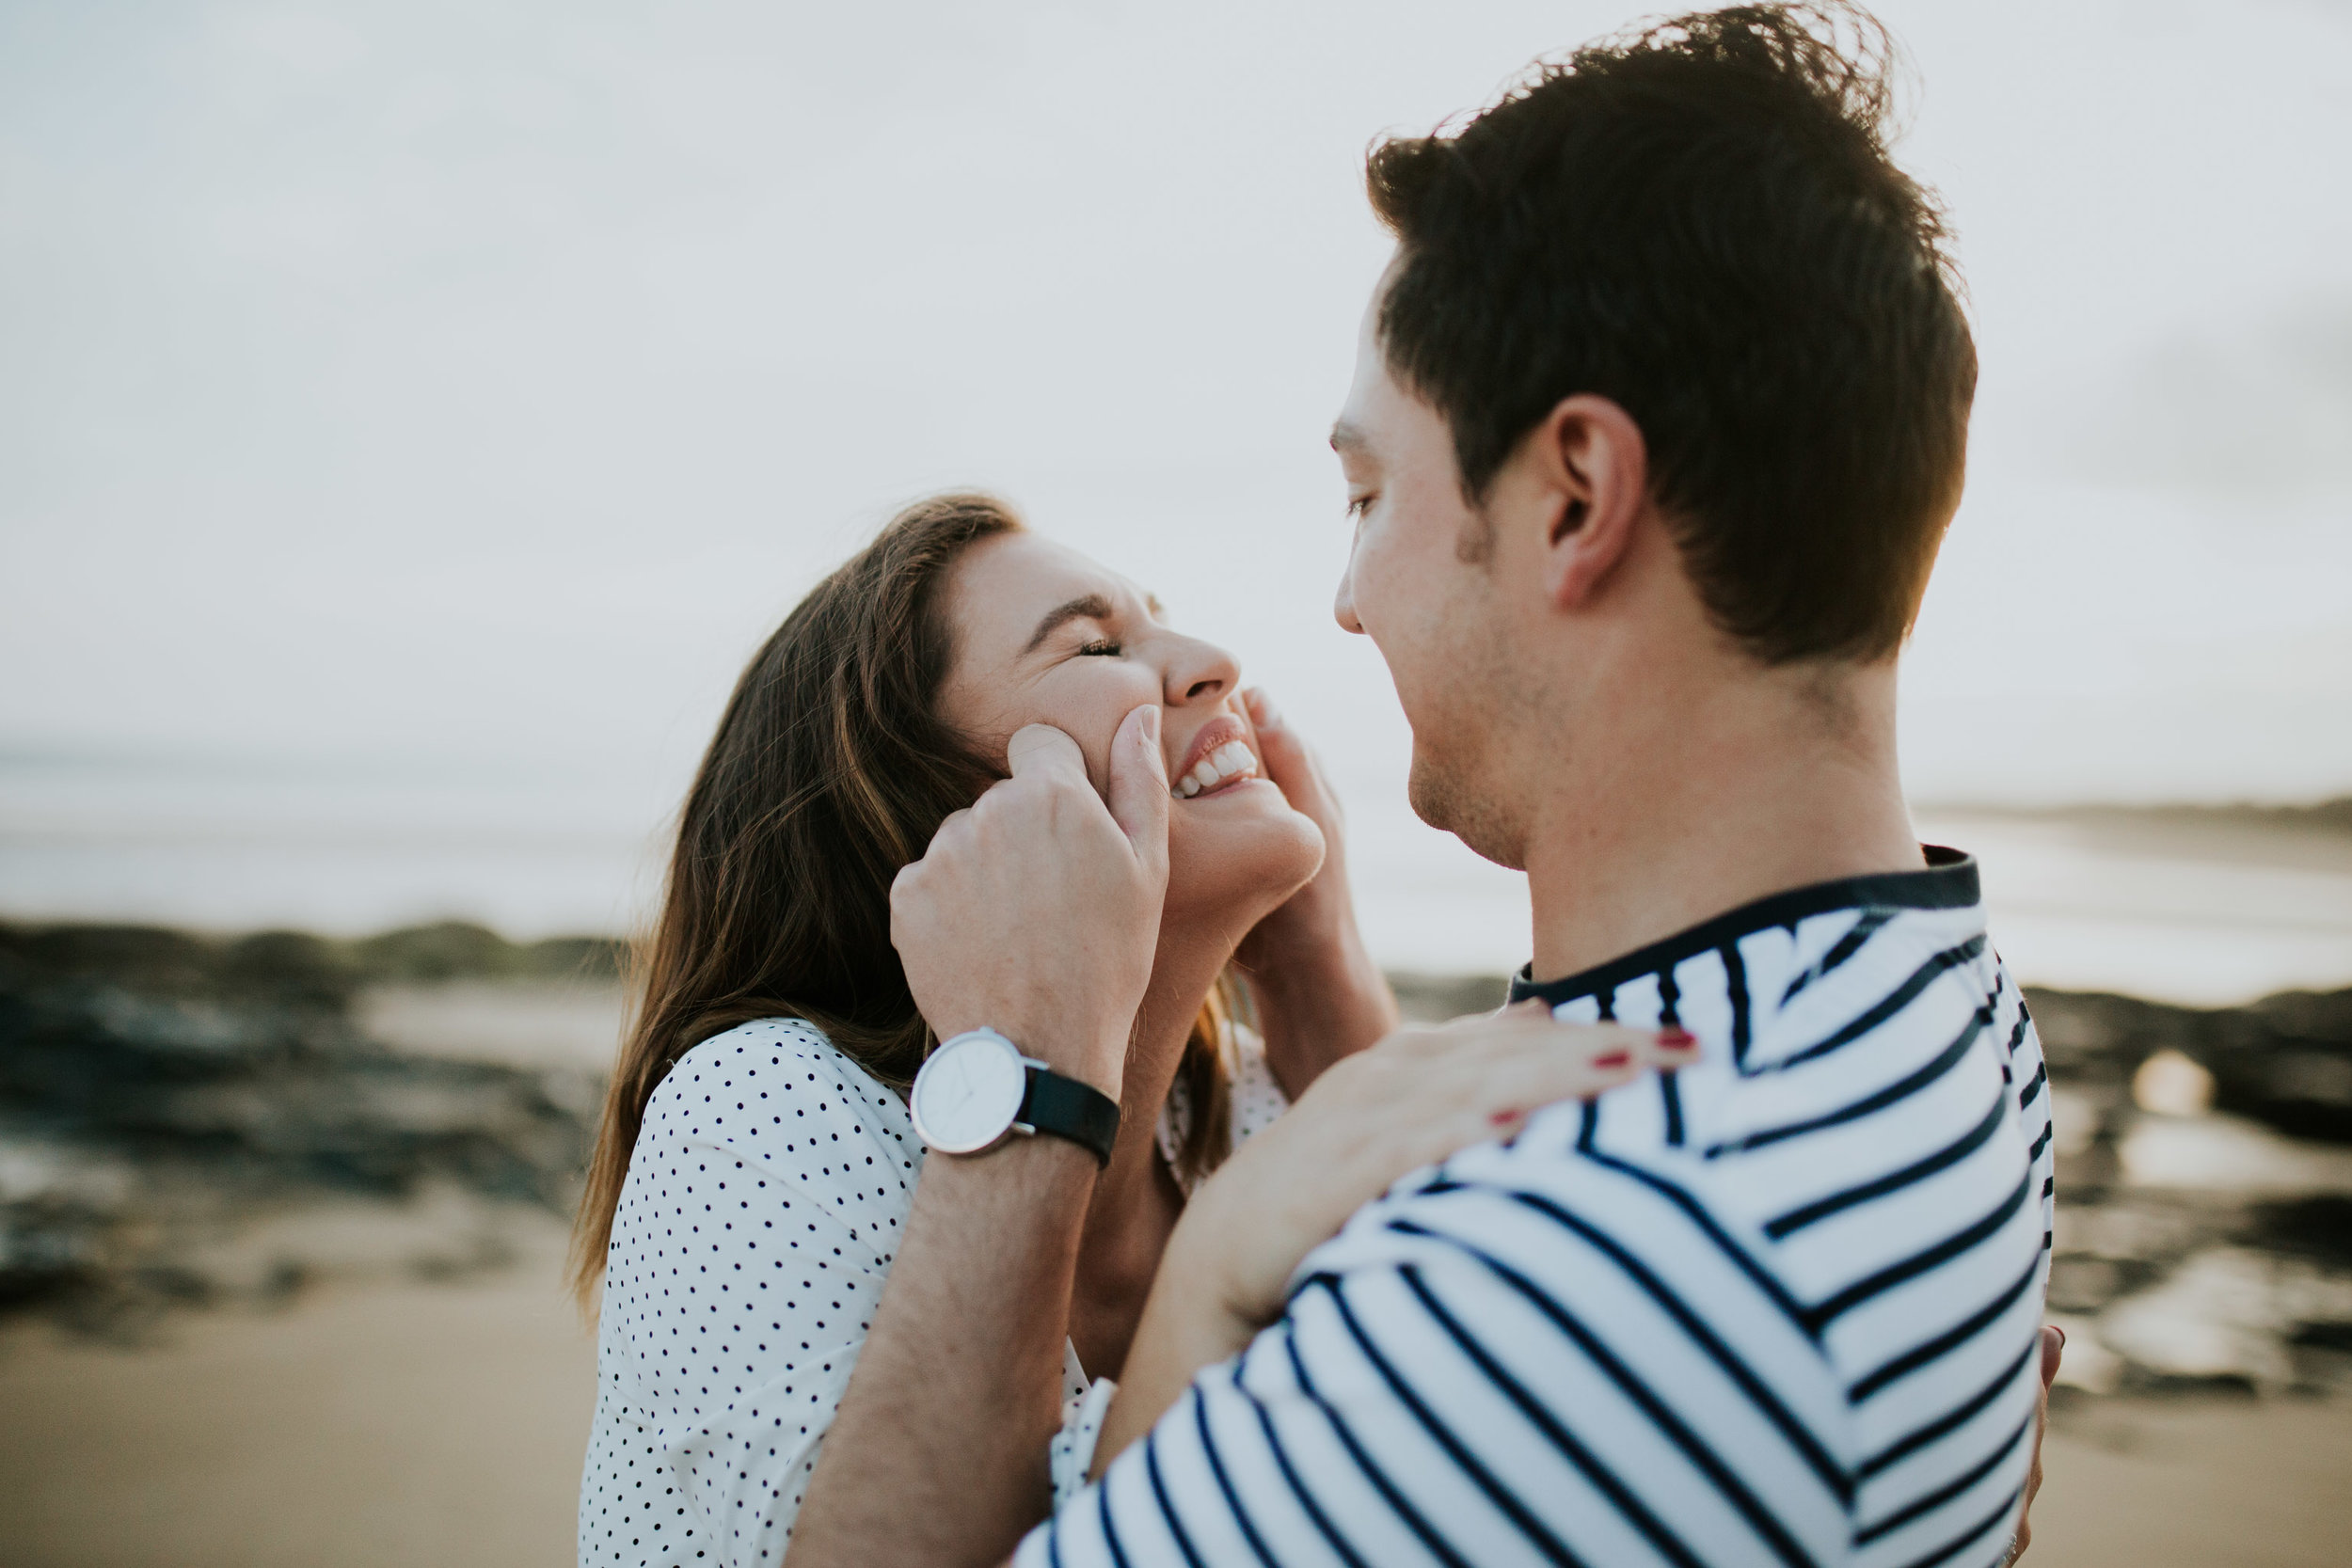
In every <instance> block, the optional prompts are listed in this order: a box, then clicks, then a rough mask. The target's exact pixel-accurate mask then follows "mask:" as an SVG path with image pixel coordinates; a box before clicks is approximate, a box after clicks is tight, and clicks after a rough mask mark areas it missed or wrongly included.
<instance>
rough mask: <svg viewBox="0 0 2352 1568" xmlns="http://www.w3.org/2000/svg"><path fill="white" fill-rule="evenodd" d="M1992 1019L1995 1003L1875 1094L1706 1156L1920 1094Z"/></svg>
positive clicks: (1964, 1052) (1820, 1125)
mask: <svg viewBox="0 0 2352 1568" xmlns="http://www.w3.org/2000/svg"><path fill="white" fill-rule="evenodd" d="M1991 1022H1993V1004H1991V1003H1990V1002H1988V1003H1986V1004H1985V1005H1984V1006H1981V1007H1979V1008H1978V1009H1977V1011H1976V1016H1975V1017H1974V1018H1972V1019H1971V1020H1970V1021H1969V1023H1968V1027H1966V1028H1965V1029H1963V1030H1962V1031H1961V1032H1960V1036H1959V1037H1958V1038H1956V1039H1954V1040H1953V1041H1952V1043H1951V1044H1949V1045H1947V1046H1946V1047H1945V1048H1944V1049H1943V1050H1942V1051H1941V1052H1939V1053H1936V1057H1935V1059H1934V1060H1933V1061H1931V1062H1930V1063H1928V1065H1927V1066H1925V1067H1923V1068H1921V1069H1918V1070H1917V1071H1915V1072H1913V1073H1911V1074H1909V1075H1908V1076H1906V1077H1903V1078H1899V1079H1897V1080H1896V1081H1895V1082H1894V1083H1892V1084H1889V1085H1886V1087H1884V1088H1883V1089H1880V1090H1879V1091H1878V1092H1877V1093H1875V1094H1868V1095H1865V1096H1864V1097H1863V1098H1861V1099H1860V1100H1857V1101H1854V1102H1853V1103H1852V1104H1851V1105H1844V1106H1840V1107H1839V1108H1838V1109H1836V1110H1835V1111H1831V1112H1828V1113H1826V1114H1824V1115H1822V1116H1818V1117H1807V1118H1805V1119H1804V1121H1792V1122H1789V1123H1788V1125H1787V1126H1784V1127H1772V1128H1767V1129H1765V1130H1764V1131H1763V1132H1751V1133H1749V1134H1748V1135H1747V1136H1746V1137H1743V1138H1734V1139H1731V1140H1730V1141H1729V1142H1726V1143H1720V1144H1715V1145H1712V1146H1710V1147H1709V1148H1708V1150H1707V1157H1708V1159H1710V1160H1713V1159H1716V1158H1719V1157H1720V1156H1723V1155H1725V1154H1736V1153H1739V1152H1740V1151H1741V1150H1744V1149H1750V1148H1763V1147H1764V1146H1765V1145H1767V1144H1776V1143H1778V1142H1780V1141H1781V1140H1782V1139H1784V1138H1795V1137H1801V1136H1803V1135H1804V1134H1805V1133H1807V1132H1820V1130H1821V1129H1822V1128H1824V1127H1836V1126H1839V1125H1841V1124H1843V1123H1845V1122H1849V1121H1858V1120H1860V1119H1861V1118H1862V1117H1867V1116H1869V1115H1870V1114H1871V1113H1873V1112H1875V1111H1883V1110H1884V1109H1886V1107H1888V1106H1889V1105H1892V1104H1894V1103H1896V1102H1897V1101H1901V1100H1906V1099H1908V1098H1910V1097H1911V1096H1912V1095H1915V1094H1917V1093H1918V1092H1919V1091H1920V1090H1921V1089H1924V1088H1926V1087H1927V1086H1928V1085H1931V1084H1932V1083H1934V1082H1935V1081H1936V1080H1937V1079H1939V1078H1941V1077H1943V1076H1944V1075H1945V1074H1946V1073H1947V1072H1949V1071H1951V1070H1952V1069H1953V1068H1955V1067H1958V1066H1959V1065H1960V1061H1961V1058H1962V1057H1963V1056H1965V1055H1967V1054H1968V1048H1969V1047H1970V1046H1972V1045H1974V1044H1975V1043H1976V1042H1977V1037H1978V1036H1979V1035H1981V1034H1983V1033H1984V1030H1985V1026H1986V1025H1987V1024H1989V1023H1991Z"/></svg>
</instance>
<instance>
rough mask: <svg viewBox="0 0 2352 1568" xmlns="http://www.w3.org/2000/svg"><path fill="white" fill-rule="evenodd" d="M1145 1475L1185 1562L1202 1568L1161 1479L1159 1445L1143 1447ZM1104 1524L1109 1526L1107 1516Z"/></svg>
mask: <svg viewBox="0 0 2352 1568" xmlns="http://www.w3.org/2000/svg"><path fill="white" fill-rule="evenodd" d="M1143 1473H1144V1474H1145V1475H1146V1476H1148V1477H1149V1478H1151V1481H1152V1497H1154V1498H1156V1499H1157V1500H1158V1502H1159V1505H1160V1517H1162V1518H1163V1519H1166V1520H1167V1521H1168V1533H1169V1534H1170V1535H1173V1536H1174V1537H1175V1538H1176V1548H1177V1550H1179V1551H1181V1552H1183V1553H1184V1560H1185V1561H1186V1562H1188V1563H1190V1564H1192V1568H1201V1562H1200V1553H1199V1552H1196V1551H1194V1550H1193V1549H1192V1537H1191V1536H1189V1535H1187V1534H1185V1533H1184V1525H1183V1524H1182V1523H1181V1522H1180V1521H1179V1520H1178V1519H1177V1517H1176V1509H1175V1506H1174V1505H1173V1504H1171V1503H1170V1502H1169V1501H1168V1482H1167V1481H1163V1480H1162V1479H1161V1478H1160V1446H1159V1445H1158V1444H1157V1443H1152V1442H1147V1443H1145V1444H1144V1445H1143ZM1104 1523H1105V1525H1106V1526H1107V1524H1108V1516H1107V1515H1106V1516H1105V1519H1104Z"/></svg>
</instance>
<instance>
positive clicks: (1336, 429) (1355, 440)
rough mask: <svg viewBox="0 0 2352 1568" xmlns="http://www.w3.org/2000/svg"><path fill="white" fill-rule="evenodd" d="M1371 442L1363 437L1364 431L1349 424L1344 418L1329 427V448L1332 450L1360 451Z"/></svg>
mask: <svg viewBox="0 0 2352 1568" xmlns="http://www.w3.org/2000/svg"><path fill="white" fill-rule="evenodd" d="M1371 444H1372V443H1371V442H1370V441H1367V440H1366V439H1365V438H1364V433H1363V432H1362V431H1361V430H1359V429H1358V428H1357V427H1356V426H1354V425H1352V424H1349V423H1348V422H1347V421H1346V420H1340V421H1339V422H1338V423H1337V424H1334V425H1333V426H1332V427H1331V450H1332V451H1338V452H1349V451H1363V450H1364V448H1366V447H1368V446H1370V445H1371Z"/></svg>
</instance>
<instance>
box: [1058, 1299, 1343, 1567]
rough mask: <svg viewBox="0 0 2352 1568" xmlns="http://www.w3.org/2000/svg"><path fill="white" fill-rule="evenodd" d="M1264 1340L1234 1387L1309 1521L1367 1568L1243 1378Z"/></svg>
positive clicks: (1245, 1359)
mask: <svg viewBox="0 0 2352 1568" xmlns="http://www.w3.org/2000/svg"><path fill="white" fill-rule="evenodd" d="M1283 1338H1285V1339H1287V1338H1290V1336H1289V1334H1287V1333H1285V1334H1284V1335H1283ZM1263 1343H1264V1341H1263V1339H1259V1340H1253V1341H1252V1342H1251V1344H1250V1347H1249V1349H1248V1350H1246V1351H1244V1352H1242V1357H1241V1364H1240V1365H1239V1366H1236V1367H1235V1368H1234V1369H1233V1372H1232V1386H1233V1391H1234V1392H1235V1393H1237V1394H1239V1395H1241V1397H1242V1398H1243V1399H1246V1400H1248V1402H1249V1407H1250V1408H1251V1409H1252V1410H1254V1411H1256V1412H1257V1413H1258V1430H1259V1431H1260V1432H1262V1433H1264V1434H1265V1446H1266V1451H1267V1452H1268V1453H1270V1454H1272V1455H1273V1456H1274V1465H1275V1468H1277V1469H1279V1470H1280V1471H1281V1472H1282V1482H1283V1484H1284V1485H1286V1486H1288V1487H1289V1488H1290V1489H1291V1496H1292V1497H1295V1498H1296V1499H1298V1506H1299V1508H1300V1509H1301V1510H1302V1511H1304V1512H1305V1513H1306V1515H1307V1518H1308V1521H1309V1522H1310V1523H1311V1524H1312V1525H1313V1526H1314V1527H1315V1528H1316V1529H1317V1530H1318V1531H1319V1532H1321V1534H1322V1536H1323V1539H1324V1541H1325V1542H1326V1543H1327V1544H1329V1546H1330V1548H1331V1550H1332V1552H1333V1553H1334V1554H1335V1555H1337V1556H1338V1558H1339V1560H1341V1561H1342V1562H1344V1563H1346V1564H1347V1568H1365V1563H1364V1560H1363V1559H1362V1558H1360V1557H1358V1556H1357V1555H1356V1548H1355V1547H1353V1546H1351V1545H1349V1544H1347V1538H1346V1537H1345V1536H1343V1535H1342V1534H1341V1533H1340V1532H1339V1529H1338V1528H1337V1527H1336V1526H1334V1525H1333V1524H1332V1523H1331V1520H1330V1518H1329V1516H1327V1514H1326V1513H1324V1512H1323V1510H1322V1509H1321V1508H1320V1507H1318V1506H1317V1505H1316V1503H1315V1499H1314V1494H1312V1493H1311V1492H1309V1491H1308V1490H1307V1485H1306V1483H1305V1482H1304V1481H1300V1480H1299V1479H1298V1472H1297V1471H1296V1470H1295V1469H1293V1468H1292V1467H1291V1456H1290V1455H1289V1454H1288V1453H1287V1452H1285V1451H1284V1450H1283V1448H1282V1440H1281V1439H1280V1438H1279V1437H1277V1436H1276V1435H1275V1434H1274V1417H1273V1414H1272V1413H1271V1412H1269V1411H1268V1410H1267V1409H1266V1407H1265V1402H1264V1401H1263V1400H1261V1399H1260V1398H1258V1396H1257V1395H1255V1394H1253V1393H1251V1392H1250V1391H1249V1386H1248V1384H1246V1383H1244V1382H1243V1381H1242V1374H1243V1373H1244V1371H1246V1370H1248V1364H1249V1363H1250V1362H1251V1361H1252V1360H1254V1359H1255V1358H1256V1357H1257V1355H1258V1354H1259V1352H1258V1346H1259V1345H1260V1344H1263ZM1292 1354H1294V1355H1295V1354H1296V1352H1295V1351H1294V1352H1293V1353H1292ZM1193 1397H1194V1398H1195V1399H1198V1398H1199V1397H1200V1395H1199V1394H1198V1393H1195V1394H1194V1396H1193ZM1095 1490H1096V1491H1097V1492H1098V1493H1099V1492H1107V1491H1108V1490H1109V1488H1108V1487H1106V1486H1097V1487H1096V1488H1095Z"/></svg>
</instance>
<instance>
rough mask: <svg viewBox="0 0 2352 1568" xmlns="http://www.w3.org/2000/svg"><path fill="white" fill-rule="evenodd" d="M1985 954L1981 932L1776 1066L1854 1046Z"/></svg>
mask: <svg viewBox="0 0 2352 1568" xmlns="http://www.w3.org/2000/svg"><path fill="white" fill-rule="evenodd" d="M1983 951H1984V933H1983V932H1982V931H1979V932H1978V933H1977V934H1976V935H1975V936H1973V937H1970V938H1969V939H1968V940H1967V941H1966V942H1962V943H1961V944H1960V945H1958V946H1957V947H1947V948H1946V949H1944V951H1943V952H1941V953H1938V954H1936V955H1935V956H1934V957H1933V958H1930V959H1929V960H1928V961H1927V962H1925V963H1923V964H1921V965H1920V966H1919V967H1918V968H1917V969H1915V970H1913V971H1912V972H1911V977H1910V978H1909V979H1907V980H1905V981H1904V982H1903V983H1902V984H1901V985H1899V986H1897V987H1896V988H1895V989H1894V990H1891V991H1888V992H1887V993H1886V994H1885V995H1884V996H1883V997H1881V998H1880V999H1879V1000H1878V1001H1877V1002H1875V1003H1873V1004H1871V1005H1870V1006H1869V1007H1868V1008H1867V1009H1866V1010H1865V1011H1864V1012H1863V1013H1862V1015H1861V1016H1860V1017H1858V1018H1855V1019H1852V1020H1851V1021H1849V1022H1847V1023H1846V1025H1845V1026H1844V1027H1843V1028H1841V1029H1839V1030H1838V1031H1837V1032H1836V1034H1834V1035H1832V1036H1830V1037H1829V1038H1827V1039H1825V1040H1823V1041H1821V1042H1820V1044H1818V1045H1808V1046H1806V1047H1805V1048H1804V1050H1803V1051H1800V1052H1798V1053H1795V1054H1794V1055H1791V1056H1784V1057H1782V1058H1781V1059H1780V1060H1779V1061H1778V1062H1777V1063H1775V1064H1774V1065H1775V1066H1777V1067H1784V1068H1790V1067H1795V1066H1796V1065H1797V1064H1798V1063H1800V1062H1809V1061H1811V1060H1813V1059H1814V1058H1815V1057H1816V1056H1826V1055H1828V1054H1829V1053H1831V1052H1833V1051H1836V1049H1838V1048H1839V1047H1840V1046H1846V1045H1851V1044H1852V1043H1853V1042H1854V1041H1856V1040H1858V1039H1860V1038H1862V1037H1864V1036H1865V1035H1870V1034H1875V1033H1877V1032H1878V1031H1879V1030H1880V1029H1881V1028H1883V1027H1884V1025H1885V1024H1886V1022H1887V1021H1888V1020H1890V1019H1892V1018H1893V1017H1894V1016H1895V1015H1896V1014H1897V1013H1899V1012H1901V1011H1902V1010H1903V1009H1904V1008H1905V1007H1908V1006H1911V1004H1912V1003H1914V1002H1915V1001H1917V1000H1918V998H1919V993H1920V992H1921V991H1924V990H1927V989H1928V988H1929V987H1930V986H1931V985H1933V984H1935V982H1936V981H1937V980H1939V979H1941V978H1943V977H1944V975H1946V974H1948V973H1950V972H1951V971H1952V970H1955V969H1958V968H1959V967H1960V966H1961V965H1962V964H1964V963H1966V962H1968V961H1969V960H1970V959H1972V958H1975V957H1976V956H1977V955H1978V954H1979V953H1981V952H1983ZM1996 994H1997V993H1996Z"/></svg>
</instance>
